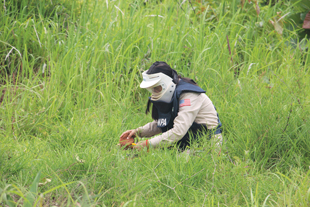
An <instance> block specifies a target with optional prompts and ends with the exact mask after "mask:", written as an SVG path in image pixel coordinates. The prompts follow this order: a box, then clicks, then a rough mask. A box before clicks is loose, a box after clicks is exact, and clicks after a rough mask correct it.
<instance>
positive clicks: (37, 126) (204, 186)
mask: <svg viewBox="0 0 310 207" xmlns="http://www.w3.org/2000/svg"><path fill="white" fill-rule="evenodd" d="M182 2H183V1H180V2H179V4H177V3H176V2H170V1H158V2H155V1H145V2H144V1H125V0H124V1H120V2H116V1H73V2H71V1H70V2H69V1H5V7H6V9H4V10H1V11H0V12H2V13H1V20H0V21H1V24H0V25H1V26H0V31H1V33H0V36H1V38H0V39H1V40H0V61H1V62H0V67H1V70H0V76H1V86H0V92H2V93H0V117H1V118H0V166H1V168H0V177H1V178H2V180H1V181H0V205H9V206H16V205H19V206H20V205H27V203H28V202H27V200H28V201H29V203H28V204H29V205H46V206H52V205H56V203H57V204H58V205H60V206H72V205H81V206H87V205H99V206H105V205H106V206H112V205H114V206H121V205H123V206H126V205H127V206H134V205H136V206H158V205H169V206H180V205H181V206H182V205H183V206H196V205H197V206H201V205H206V206H215V205H220V206H223V205H227V206H255V205H256V206H267V205H268V206H285V205H297V206H309V202H310V201H309V199H310V198H309V193H308V192H309V186H308V185H307V184H308V183H309V166H310V161H309V159H308V157H309V152H310V141H309V140H310V139H309V123H308V122H309V120H308V119H309V117H308V114H309V113H310V107H309V99H310V96H309V93H308V91H309V90H310V88H309V84H308V82H309V64H310V62H309V50H308V49H307V48H309V46H310V43H309V41H308V40H307V39H299V38H298V35H297V34H298V32H299V30H296V29H294V28H295V27H292V28H288V27H286V26H285V25H286V24H288V23H290V22H293V21H292V20H290V19H289V15H286V16H285V14H288V13H292V14H293V13H296V12H300V11H299V10H295V9H296V8H297V7H295V6H294V3H290V2H286V1H281V2H278V3H275V4H272V3H271V4H264V2H259V7H260V13H259V15H258V14H257V7H256V6H255V4H254V3H249V2H248V1H245V2H244V5H243V7H242V6H241V4H240V1H200V2H199V1H191V3H190V2H189V1H186V2H183V4H182V5H181V3H182ZM253 2H254V1H253ZM26 3H27V7H26V8H25V6H24V5H26ZM296 5H297V4H296ZM180 6H182V8H180ZM1 8H4V3H3V2H1ZM194 10H195V11H194ZM278 12H281V13H278ZM281 18H282V19H281ZM277 20H279V21H278V22H277ZM271 21H273V22H274V24H272V23H271ZM276 22H277V23H276ZM157 60H162V61H166V62H168V63H169V64H170V65H171V66H172V67H173V68H175V69H176V70H177V71H178V72H179V73H180V74H182V75H184V76H187V77H190V78H193V79H194V80H196V81H197V82H198V84H199V85H200V86H201V87H202V88H204V89H205V90H207V95H208V96H209V97H210V98H211V100H212V101H213V103H214V105H215V106H216V107H217V109H218V112H219V115H220V118H221V121H222V123H223V126H224V137H225V145H224V147H223V149H222V154H221V155H220V156H217V155H214V154H213V153H212V152H213V151H214V149H213V148H212V147H211V146H210V143H209V142H208V140H206V139H204V138H203V137H202V138H201V139H202V140H201V143H203V146H200V147H198V146H196V145H194V147H193V148H192V150H193V152H192V153H191V154H190V155H187V154H186V153H179V152H178V151H177V150H175V149H172V150H168V149H151V150H150V152H149V153H146V152H131V151H121V150H120V149H119V148H118V147H117V146H116V144H117V142H118V137H119V135H120V134H121V133H122V132H123V131H124V130H126V129H130V128H136V127H139V126H142V125H144V124H145V123H147V122H148V121H151V117H149V116H145V114H144V110H145V105H146V100H147V97H148V95H149V94H147V92H146V91H143V90H141V89H140V88H139V84H140V81H141V72H142V71H144V70H146V69H147V68H148V67H149V66H150V65H151V64H152V63H153V62H154V61H157ZM37 172H41V176H39V177H40V179H39V177H38V176H37V175H38V174H37ZM48 180H51V182H47V181H48ZM31 183H33V184H32V185H31ZM40 183H41V184H40ZM29 186H32V187H29ZM36 186H38V188H36ZM31 192H32V193H31Z"/></svg>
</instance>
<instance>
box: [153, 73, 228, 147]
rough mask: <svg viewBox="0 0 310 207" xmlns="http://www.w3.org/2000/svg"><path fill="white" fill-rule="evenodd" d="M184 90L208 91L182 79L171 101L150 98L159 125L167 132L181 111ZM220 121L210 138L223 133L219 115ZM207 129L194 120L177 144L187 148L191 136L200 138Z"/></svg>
mask: <svg viewBox="0 0 310 207" xmlns="http://www.w3.org/2000/svg"><path fill="white" fill-rule="evenodd" d="M184 92H194V93H205V92H206V91H204V90H203V89H201V88H200V87H199V86H196V85H193V84H190V83H187V82H185V81H183V80H182V79H181V80H180V81H179V83H178V85H177V87H176V89H175V91H174V95H173V97H172V100H171V101H170V102H169V103H166V102H162V101H152V100H150V101H151V102H152V103H153V107H155V108H156V110H157V112H158V120H157V127H160V128H161V130H162V132H166V131H168V130H169V129H172V128H173V124H174V123H173V121H174V119H175V117H176V116H177V115H178V112H179V98H180V96H181V94H182V93H184ZM215 110H216V109H215ZM217 117H218V114H217ZM218 123H219V125H218V126H217V128H216V129H215V130H214V131H213V130H212V131H213V132H212V133H209V138H211V134H220V133H222V129H221V126H222V124H221V121H220V119H219V117H218ZM207 130H208V129H207V126H206V125H205V124H198V123H196V122H194V123H193V124H192V126H191V127H190V128H189V130H188V131H187V133H186V134H185V135H184V137H183V138H182V139H181V140H179V141H178V142H177V145H178V146H179V147H180V148H181V149H185V148H186V146H189V145H190V136H191V138H192V139H196V138H198V136H199V135H200V133H203V132H207Z"/></svg>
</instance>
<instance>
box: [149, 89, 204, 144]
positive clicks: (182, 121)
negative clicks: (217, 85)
mask: <svg viewBox="0 0 310 207" xmlns="http://www.w3.org/2000/svg"><path fill="white" fill-rule="evenodd" d="M200 95H201V94H197V93H183V94H182V95H181V97H180V99H179V101H180V103H182V102H181V101H182V100H185V101H184V103H183V104H181V105H180V106H179V112H178V115H177V117H176V118H175V119H174V125H173V128H172V129H170V130H168V131H166V132H165V133H163V134H161V135H159V136H156V137H154V138H152V139H149V140H148V143H149V145H150V146H152V147H156V146H158V145H171V144H173V143H175V142H177V141H179V140H180V139H182V137H183V136H184V135H185V134H186V133H187V131H188V130H189V128H190V127H191V125H192V124H193V122H194V121H195V118H196V116H197V114H198V112H199V111H200V109H201V105H202V102H203V97H202V96H200ZM180 103H179V104H180Z"/></svg>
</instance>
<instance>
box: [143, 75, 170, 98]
mask: <svg viewBox="0 0 310 207" xmlns="http://www.w3.org/2000/svg"><path fill="white" fill-rule="evenodd" d="M146 72H147V71H144V72H143V73H142V76H143V81H142V83H141V84H140V87H141V88H145V89H147V90H148V91H149V92H151V93H152V95H151V100H152V101H163V102H166V103H168V102H170V101H171V99H172V96H173V94H174V90H175V87H176V84H175V83H173V81H172V78H170V77H169V76H167V75H165V74H163V73H155V74H147V73H146Z"/></svg>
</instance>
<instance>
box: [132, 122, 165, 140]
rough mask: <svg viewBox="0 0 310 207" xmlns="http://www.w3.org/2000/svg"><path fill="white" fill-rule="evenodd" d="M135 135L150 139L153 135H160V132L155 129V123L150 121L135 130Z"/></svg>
mask: <svg viewBox="0 0 310 207" xmlns="http://www.w3.org/2000/svg"><path fill="white" fill-rule="evenodd" d="M136 130H137V135H138V136H140V137H152V136H154V135H157V134H160V133H161V132H162V131H161V129H160V128H159V127H157V121H152V122H149V123H147V124H146V125H144V126H142V127H139V128H137V129H136Z"/></svg>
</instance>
